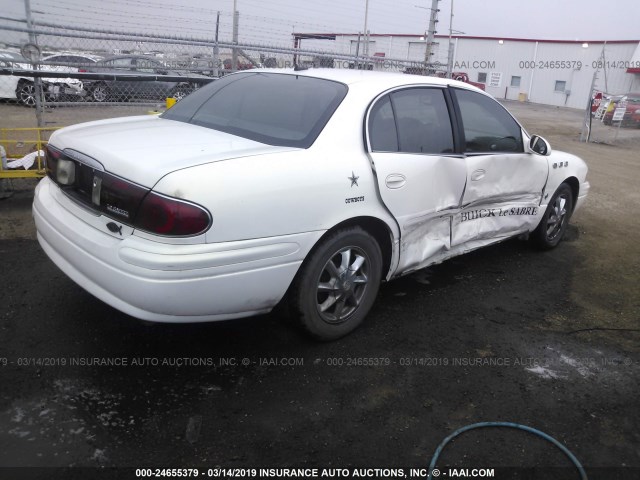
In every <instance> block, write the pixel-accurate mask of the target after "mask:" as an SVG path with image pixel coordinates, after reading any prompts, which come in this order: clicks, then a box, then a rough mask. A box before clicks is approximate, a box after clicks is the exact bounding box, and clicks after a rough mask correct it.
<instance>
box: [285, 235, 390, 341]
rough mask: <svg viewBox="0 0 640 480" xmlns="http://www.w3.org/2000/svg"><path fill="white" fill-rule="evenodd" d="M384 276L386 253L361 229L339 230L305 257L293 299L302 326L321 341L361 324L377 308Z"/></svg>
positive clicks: (294, 308) (293, 291)
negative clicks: (374, 307) (383, 253)
mask: <svg viewBox="0 0 640 480" xmlns="http://www.w3.org/2000/svg"><path fill="white" fill-rule="evenodd" d="M381 275H382V252H381V250H380V246H379V245H378V243H377V242H376V240H375V238H374V237H373V236H371V235H370V234H369V233H367V232H366V231H364V230H363V229H361V228H360V227H351V228H346V229H342V230H338V231H336V232H335V233H333V234H331V235H330V236H329V237H327V238H326V239H325V240H323V241H322V243H321V244H320V245H319V246H318V247H316V248H315V249H314V250H313V251H312V252H311V254H310V256H309V257H308V258H307V260H305V262H304V264H303V265H302V267H301V269H300V271H299V272H298V275H297V276H296V279H295V280H294V286H293V290H292V296H291V302H292V306H293V310H294V313H295V314H296V316H297V318H298V320H299V323H300V325H301V326H302V328H303V329H304V330H306V331H307V333H309V334H310V335H311V336H312V337H314V338H316V339H319V340H325V341H327V340H335V339H338V338H340V337H343V336H344V335H347V334H348V333H350V332H351V331H353V330H354V329H355V328H357V327H358V326H359V325H360V324H361V323H362V321H363V320H364V318H365V317H366V315H367V313H369V310H370V309H371V307H372V306H373V302H374V301H375V298H376V295H377V294H378V289H379V287H380V280H381Z"/></svg>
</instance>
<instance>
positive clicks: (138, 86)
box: [85, 55, 209, 102]
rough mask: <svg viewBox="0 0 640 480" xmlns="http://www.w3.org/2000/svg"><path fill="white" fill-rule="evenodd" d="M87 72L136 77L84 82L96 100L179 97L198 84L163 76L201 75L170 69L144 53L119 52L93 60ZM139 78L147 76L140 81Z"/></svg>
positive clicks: (91, 96) (195, 87)
mask: <svg viewBox="0 0 640 480" xmlns="http://www.w3.org/2000/svg"><path fill="white" fill-rule="evenodd" d="M86 71H87V72H92V73H103V74H109V75H120V76H125V77H126V76H127V75H130V76H132V77H137V79H136V80H134V79H131V80H127V79H126V78H125V79H119V80H91V81H86V82H85V83H86V88H87V91H88V92H89V95H90V98H91V99H92V100H93V101H96V102H106V101H127V100H137V99H140V100H164V99H165V98H167V97H174V98H175V99H176V100H181V99H182V98H184V97H185V96H187V95H188V94H190V93H191V92H193V91H194V90H196V89H197V88H198V87H199V86H200V85H199V84H198V83H195V82H191V81H189V80H185V81H183V82H181V81H176V80H173V79H172V80H164V79H163V77H180V76H186V75H188V76H189V77H202V78H203V79H209V77H207V76H205V75H198V74H194V73H188V74H187V73H185V71H176V70H170V69H169V68H168V67H167V66H166V65H165V64H164V63H162V62H161V61H160V60H157V59H155V58H153V57H148V56H144V55H120V56H117V57H110V58H106V59H104V60H100V61H98V62H95V63H94V64H93V65H91V66H89V67H88V68H86ZM140 77H143V78H144V77H147V78H148V80H147V79H143V80H140Z"/></svg>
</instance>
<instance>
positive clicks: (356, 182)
mask: <svg viewBox="0 0 640 480" xmlns="http://www.w3.org/2000/svg"><path fill="white" fill-rule="evenodd" d="M347 178H348V179H349V180H351V186H352V187H353V186H354V185H355V186H356V187H359V186H360V185H358V179H359V178H360V177H356V174H355V173H353V170H351V176H350V177H347Z"/></svg>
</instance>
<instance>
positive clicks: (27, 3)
mask: <svg viewBox="0 0 640 480" xmlns="http://www.w3.org/2000/svg"><path fill="white" fill-rule="evenodd" d="M24 13H25V16H26V19H27V29H28V30H29V42H30V43H31V44H32V45H34V46H35V47H36V52H37V53H36V54H34V55H37V57H38V58H29V59H28V60H30V61H31V62H32V64H31V66H32V67H33V69H34V70H38V62H39V61H40V50H39V49H38V48H37V47H38V38H37V37H36V34H35V33H34V32H33V18H32V17H31V0H24ZM33 87H34V100H35V104H36V121H37V123H38V128H42V127H44V121H43V119H42V103H43V99H44V95H43V94H42V79H41V78H40V77H37V76H36V77H35V78H34V79H33Z"/></svg>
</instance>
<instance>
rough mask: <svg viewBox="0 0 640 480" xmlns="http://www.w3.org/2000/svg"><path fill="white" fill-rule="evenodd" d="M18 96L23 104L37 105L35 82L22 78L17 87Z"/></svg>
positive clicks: (28, 105)
mask: <svg viewBox="0 0 640 480" xmlns="http://www.w3.org/2000/svg"><path fill="white" fill-rule="evenodd" d="M16 97H17V98H18V101H19V102H20V103H21V104H22V105H26V106H27V107H35V106H36V86H35V85H34V84H33V82H29V81H27V80H21V81H20V82H19V83H18V88H16Z"/></svg>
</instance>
